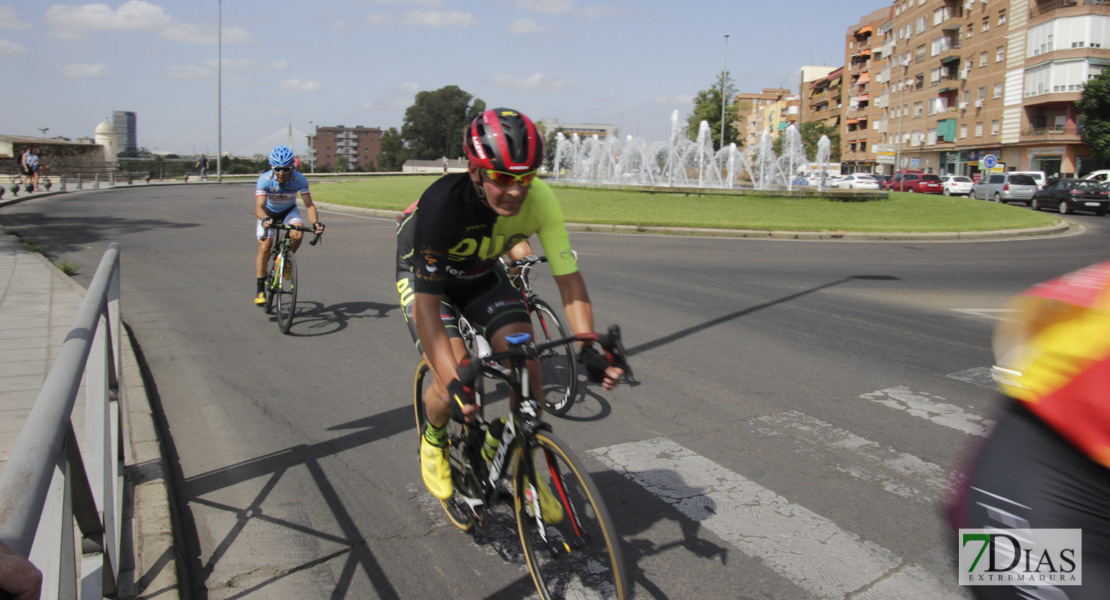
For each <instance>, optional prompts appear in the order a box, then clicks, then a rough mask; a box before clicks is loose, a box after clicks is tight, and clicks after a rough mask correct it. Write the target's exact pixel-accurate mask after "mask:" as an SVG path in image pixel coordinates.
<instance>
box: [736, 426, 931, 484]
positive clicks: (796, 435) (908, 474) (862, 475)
mask: <svg viewBox="0 0 1110 600" xmlns="http://www.w3.org/2000/svg"><path fill="white" fill-rule="evenodd" d="M752 425H753V428H754V430H755V431H757V432H759V433H762V434H764V435H769V436H785V437H788V438H792V439H794V440H797V441H798V442H799V452H802V453H803V454H814V455H818V456H820V457H822V458H825V457H827V456H828V455H829V454H831V455H832V457H833V458H832V462H833V464H834V468H835V469H836V470H838V471H840V472H842V473H846V474H848V475H851V476H852V477H855V478H856V479H859V480H861V481H866V482H869V483H875V484H878V485H879V486H880V487H882V488H883V489H884V490H886V491H888V492H890V493H892V494H895V495H898V496H901V497H902V498H907V499H910V500H914V501H918V502H923V503H926V504H932V503H934V502H936V501H937V500H939V499H940V497H941V494H943V492H944V488H945V485H946V484H945V482H946V475H945V469H944V468H942V467H940V466H939V465H935V464H933V463H931V462H928V461H924V460H921V459H920V458H918V457H916V456H914V455H912V454H906V453H905V452H899V451H897V450H895V449H894V448H891V447H889V446H883V445H882V444H879V443H878V442H872V441H870V440H868V439H865V438H863V437H860V436H858V435H856V434H854V433H852V432H850V431H846V430H844V429H840V428H838V427H835V426H834V425H832V424H831V423H826V422H825V421H822V420H820V419H815V418H813V417H811V416H809V415H807V414H805V413H802V412H799V411H796V410H788V411H785V412H781V413H777V414H773V415H767V416H763V417H759V418H757V419H755V420H754V421H753V422H752Z"/></svg>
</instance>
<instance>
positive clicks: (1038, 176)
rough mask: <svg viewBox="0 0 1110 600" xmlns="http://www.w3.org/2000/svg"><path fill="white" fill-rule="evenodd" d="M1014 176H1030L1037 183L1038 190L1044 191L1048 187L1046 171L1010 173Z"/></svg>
mask: <svg viewBox="0 0 1110 600" xmlns="http://www.w3.org/2000/svg"><path fill="white" fill-rule="evenodd" d="M1010 173H1011V174H1014V175H1028V176H1030V177H1032V178H1033V181H1036V182H1037V189H1041V190H1043V189H1044V188H1045V186H1046V185H1048V176H1047V175H1045V172H1044V171H1010Z"/></svg>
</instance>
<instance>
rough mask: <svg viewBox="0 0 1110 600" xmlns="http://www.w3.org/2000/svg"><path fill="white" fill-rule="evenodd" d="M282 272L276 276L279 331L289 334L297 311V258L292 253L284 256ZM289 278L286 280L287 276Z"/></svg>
mask: <svg viewBox="0 0 1110 600" xmlns="http://www.w3.org/2000/svg"><path fill="white" fill-rule="evenodd" d="M281 262H282V263H283V264H282V266H281V269H282V272H281V273H280V274H275V277H277V284H278V285H277V286H276V287H277V288H278V289H277V290H275V291H276V292H277V319H278V329H280V330H281V332H282V333H289V327H290V326H291V325H292V324H293V314H294V313H295V312H296V311H297V258H296V255H295V254H294V253H292V252H286V253H284V254H283V255H282V258H281ZM286 275H288V276H289V278H288V279H286V278H285V276H286Z"/></svg>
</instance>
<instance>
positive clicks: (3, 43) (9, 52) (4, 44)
mask: <svg viewBox="0 0 1110 600" xmlns="http://www.w3.org/2000/svg"><path fill="white" fill-rule="evenodd" d="M25 52H27V47H26V46H24V45H22V44H17V43H15V42H9V41H8V40H5V39H4V38H0V56H19V55H20V54H23V53H25Z"/></svg>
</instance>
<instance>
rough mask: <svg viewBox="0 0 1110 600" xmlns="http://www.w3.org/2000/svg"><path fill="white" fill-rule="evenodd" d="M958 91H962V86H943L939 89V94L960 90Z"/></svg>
mask: <svg viewBox="0 0 1110 600" xmlns="http://www.w3.org/2000/svg"><path fill="white" fill-rule="evenodd" d="M958 91H960V88H955V87H942V88H940V89H939V90H937V93H938V94H943V93H945V92H958Z"/></svg>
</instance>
